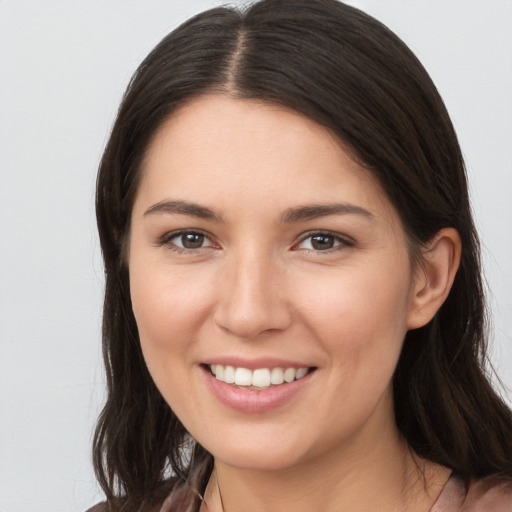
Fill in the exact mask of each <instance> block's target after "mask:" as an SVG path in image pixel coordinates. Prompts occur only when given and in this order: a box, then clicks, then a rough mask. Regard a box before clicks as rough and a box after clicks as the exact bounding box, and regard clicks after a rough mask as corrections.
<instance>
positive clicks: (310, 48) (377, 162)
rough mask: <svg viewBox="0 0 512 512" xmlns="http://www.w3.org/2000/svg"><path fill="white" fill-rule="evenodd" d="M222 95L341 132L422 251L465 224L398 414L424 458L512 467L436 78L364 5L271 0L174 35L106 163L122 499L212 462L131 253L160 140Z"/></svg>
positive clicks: (402, 372)
mask: <svg viewBox="0 0 512 512" xmlns="http://www.w3.org/2000/svg"><path fill="white" fill-rule="evenodd" d="M211 93H220V94H228V95H230V96H232V97H236V98H254V99H261V100H264V101H268V102H274V103H276V104H281V105H285V106H286V107H288V108H291V109H294V110H295V111H297V112H300V113H302V114H303V115H305V116H307V117H309V118H311V119H313V120H315V121H317V122H318V123H320V124H322V125H324V126H326V127H328V128H329V129H331V130H332V131H333V132H334V133H335V134H337V135H338V137H339V138H340V140H342V141H343V143H344V145H346V146H347V147H348V148H350V151H351V152H352V154H353V155H354V158H355V159H357V160H358V162H360V163H362V164H363V165H364V166H365V167H366V168H367V169H369V170H370V171H371V172H372V173H374V175H375V176H376V177H377V178H378V180H379V181H380V183H381V184H382V186H383V187H384V189H385V190H386V192H387V194H388V196H389V198H390V200H391V201H392V203H393V204H394V206H395V207H396V209H397V210H398V212H399V214H400V216H401V219H402V222H403V224H404V227H405V230H406V232H407V234H408V236H409V239H410V240H411V244H412V245H413V246H414V247H421V246H423V245H424V244H426V243H427V242H428V241H429V240H430V239H431V238H432V237H433V236H434V235H435V233H437V232H438V231H439V230H440V229H441V228H443V227H447V226H451V227H454V228H455V229H457V231H458V232H459V234H460V237H461V240H462V246H463V252H462V260H461V264H460V269H459V271H458V273H457V276H456V278H455V282H454V284H453V288H452V290H451V293H450V295H449V297H448V298H447V300H446V302H445V303H444V305H443V306H442V307H441V309H440V310H439V312H438V313H437V315H436V316H435V318H434V319H433V320H432V321H431V322H430V323H429V324H428V325H426V326H425V327H423V328H420V329H416V330H412V331H410V332H408V333H407V336H406V339H405V343H404V347H403V351H402V355H401V358H400V361H399V363H398V367H397V369H396V372H395V376H394V396H395V416H396V422H397V425H398V428H399V430H400V431H401V433H402V434H403V436H404V437H405V439H406V440H407V441H408V443H409V444H410V446H411V448H412V449H413V450H414V451H415V452H416V453H417V454H419V455H421V456H423V457H425V458H427V459H430V460H432V461H435V462H437V463H439V464H443V465H445V466H448V467H450V468H452V469H453V470H455V471H456V472H458V473H459V474H460V475H461V476H463V477H466V478H471V477H482V476H485V475H491V474H504V475H509V476H512V416H511V412H510V410H509V409H508V408H507V406H506V405H505V404H504V402H503V401H502V400H501V399H500V398H499V396H498V395H497V394H496V393H495V392H494V390H493V389H492V387H491V385H490V384H489V380H488V376H487V375H486V369H485V368H486V365H485V363H486V336H485V308H484V301H483V290H482V280H481V272H480V256H479V245H478V239H477V236H476V233H475V229H474V225H473V220H472V216H471V211H470V204H469V198H468V190H467V183H466V174H465V169H464V163H463V159H462V156H461V151H460V148H459V145H458V142H457V137H456V135H455V132H454V129H453V126H452V124H451V122H450V119H449V116H448V113H447V111H446V109H445V106H444V104H443V102H442V100H441V98H440V96H439V94H438V92H437V90H436V88H435V86H434V84H433V83H432V81H431V79H430V77H429V76H428V74H427V72H426V71H425V70H424V68H423V67H422V65H421V64H420V63H419V61H418V60H417V59H416V57H415V56H414V55H413V54H412V52H411V51H410V50H409V49H408V48H407V47H406V46H405V44H404V43H403V42H402V41H401V40H400V39H399V38H398V37H397V36H396V35H394V34H393V33H392V32H391V31H390V30H388V29H387V28H386V27H385V26H384V25H382V24H381V23H380V22H378V21H376V20H375V19H373V18H371V17H370V16H368V15H366V14H364V13H363V12H361V11H359V10H357V9H355V8H353V7H349V6H347V5H344V4H343V3H341V2H337V1H336V0H263V1H261V2H256V3H255V4H253V5H252V6H250V7H248V8H247V9H246V10H237V9H231V8H216V9H212V10H209V11H207V12H205V13H202V14H200V15H198V16H196V17H194V18H192V19H190V20H189V21H187V22H185V23H184V24H183V25H181V26H180V27H179V28H177V29H176V30H174V31H173V32H172V33H170V34H169V35H168V36H167V37H165V39H164V40H163V41H162V42H161V43H160V44H159V45H158V46H157V47H156V48H155V49H154V50H153V51H152V52H151V54H150V55H149V56H148V57H147V58H146V59H145V60H144V62H143V63H142V64H141V66H140V67H139V69H138V70H137V71H136V73H135V75H134V76H133V78H132V80H131V82H130V84H129V86H128V89H127V91H126V93H125V96H124V98H123V101H122V104H121V106H120V109H119V112H118V116H117V120H116V122H115V125H114V127H113V130H112V134H111V137H110V140H109V142H108V144H107V147H106V149H105V152H104V155H103V159H102V161H101V165H100V169H99V175H98V183H97V199H96V208H97V220H98V229H99V233H100V240H101V247H102V251H103V257H104V262H105V276H106V288H105V303H104V316H103V353H104V360H105V366H106V374H107V385H108V396H107V402H106V405H105V407H104V409H103V411H102V413H101V416H100V418H99V421H98V426H97V429H96V434H95V439H94V463H95V469H96V473H97V477H98V479H99V482H100V484H101V486H102V488H103V489H104V491H105V493H106V496H107V501H108V504H109V507H110V509H111V510H118V509H121V507H122V510H130V511H131V510H150V509H151V507H152V506H153V505H155V504H157V503H158V502H159V501H161V500H162V498H163V497H164V496H165V495H166V494H167V493H168V492H169V490H170V488H171V486H173V489H174V492H175V493H176V502H178V501H179V499H182V502H183V508H181V509H180V510H185V509H186V506H185V503H189V504H190V503H192V502H194V500H197V499H196V498H195V496H196V495H195V494H194V491H192V488H193V487H198V488H199V491H200V490H201V488H202V487H203V486H204V485H205V481H206V479H207V478H208V474H209V472H210V471H211V467H212V458H211V455H210V454H208V453H207V452H206V451H205V450H204V449H203V448H202V447H201V446H199V445H198V444H196V443H195V442H194V441H193V440H191V439H190V438H189V436H188V434H187V432H186V430H185V429H184V427H183V426H182V425H181V423H180V421H179V419H178V418H177V417H176V416H175V415H174V413H173V412H172V410H171V409H170V408H169V406H168V405H167V404H166V403H165V401H164V400H163V398H162V396H161V395H160V393H159V391H158V390H157V389H156V387H155V385H154V383H153V381H152V379H151V376H150V375H149V373H148V370H147V368H146V365H145V362H144V359H143V356H142V353H141V348H140V343H139V338H138V332H137V325H136V323H135V319H134V316H133V313H132V308H131V302H130V290H129V284H128V268H127V266H126V264H125V259H124V257H123V246H124V244H125V243H126V240H127V237H128V234H129V229H130V214H131V210H132V205H133V201H134V196H135V194H136V191H137V186H138V181H139V179H140V166H141V161H142V159H143V157H144V153H145V151H146V149H147V147H148V142H149V141H150V139H151V137H152V136H153V135H154V133H155V131H156V130H157V128H158V127H159V126H160V125H161V123H162V122H163V121H164V120H165V119H166V118H167V117H168V116H169V115H171V114H172V112H173V111H174V110H175V109H176V108H177V107H178V106H179V105H181V104H183V103H184V102H186V101H189V100H190V99H191V98H192V97H194V96H196V95H200V94H211ZM187 447H188V448H187ZM190 453H192V457H190V456H189V454H190ZM171 472H172V473H173V474H174V475H177V477H178V478H179V479H181V480H179V481H178V483H174V484H173V482H174V481H173V480H172V479H171V480H170V479H169V475H170V473H171ZM180 482H182V483H180ZM185 482H186V483H185ZM188 485H190V487H187V486H188ZM196 490H197V489H196ZM180 493H181V494H180ZM179 496H181V498H179ZM121 498H122V499H121Z"/></svg>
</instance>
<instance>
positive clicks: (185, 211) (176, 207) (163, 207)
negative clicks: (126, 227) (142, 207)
mask: <svg viewBox="0 0 512 512" xmlns="http://www.w3.org/2000/svg"><path fill="white" fill-rule="evenodd" d="M155 213H170V214H172V213H177V214H180V215H189V216H190V217H197V218H198V219H208V220H215V221H217V222H222V218H221V216H220V215H218V214H216V213H215V212H214V211H213V210H210V208H207V207H206V206H201V205H200V204H197V203H192V202H190V201H182V200H164V201H160V202H159V203H156V204H154V205H153V206H150V207H149V208H148V209H147V210H146V211H145V212H144V215H143V216H144V217H145V216H146V215H152V214H155Z"/></svg>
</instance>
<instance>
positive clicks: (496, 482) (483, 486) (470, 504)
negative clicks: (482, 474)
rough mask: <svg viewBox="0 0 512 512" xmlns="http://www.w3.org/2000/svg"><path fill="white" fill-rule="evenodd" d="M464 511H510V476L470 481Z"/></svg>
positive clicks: (511, 483)
mask: <svg viewBox="0 0 512 512" xmlns="http://www.w3.org/2000/svg"><path fill="white" fill-rule="evenodd" d="M463 510H464V511H466V510H467V511H468V512H473V511H477V510H478V511H489V512H512V478H497V477H492V478H482V479H481V480H474V481H472V482H470V484H469V488H468V493H467V495H466V500H465V502H464V508H463Z"/></svg>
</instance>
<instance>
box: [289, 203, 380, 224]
mask: <svg viewBox="0 0 512 512" xmlns="http://www.w3.org/2000/svg"><path fill="white" fill-rule="evenodd" d="M329 215H360V216H363V217H366V218H367V219H370V220H375V216H374V215H373V213H371V212H370V211H369V210H366V209H365V208H362V207H361V206H356V205H354V204H350V203H333V204H319V205H306V206H299V207H297V208H289V209H288V210H286V211H285V212H284V213H283V215H282V217H281V221H282V222H302V221H306V220H314V219H318V218H321V217H327V216H329Z"/></svg>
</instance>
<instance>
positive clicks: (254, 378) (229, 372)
mask: <svg viewBox="0 0 512 512" xmlns="http://www.w3.org/2000/svg"><path fill="white" fill-rule="evenodd" d="M204 366H205V368H206V369H207V370H209V371H210V373H211V374H212V375H213V376H214V377H215V378H216V379H217V380H220V381H221V382H224V383H226V384H231V385H233V386H235V387H239V388H243V389H251V390H256V391H261V390H265V389H269V388H273V387H277V386H282V385H285V384H289V383H290V382H293V381H296V380H300V379H302V378H304V377H305V376H306V375H308V374H309V373H312V372H313V371H315V370H316V368H315V367H302V368H280V367H277V368H258V369H256V370H249V369H248V368H241V367H234V366H224V365H221V364H209V365H204Z"/></svg>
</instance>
